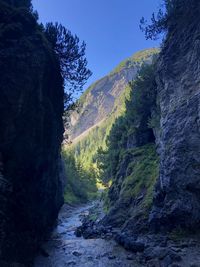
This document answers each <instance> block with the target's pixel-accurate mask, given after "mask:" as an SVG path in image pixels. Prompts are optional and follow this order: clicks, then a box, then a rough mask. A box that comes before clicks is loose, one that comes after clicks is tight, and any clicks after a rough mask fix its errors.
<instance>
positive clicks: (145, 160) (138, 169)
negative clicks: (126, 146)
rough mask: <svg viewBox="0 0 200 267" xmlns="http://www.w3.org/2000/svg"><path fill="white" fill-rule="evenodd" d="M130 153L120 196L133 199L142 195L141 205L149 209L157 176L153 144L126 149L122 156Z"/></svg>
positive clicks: (156, 161)
mask: <svg viewBox="0 0 200 267" xmlns="http://www.w3.org/2000/svg"><path fill="white" fill-rule="evenodd" d="M127 154H129V155H131V157H130V160H129V161H130V163H129V164H128V166H127V174H128V176H127V177H126V178H125V179H124V181H123V183H122V189H121V192H120V198H123V199H127V198H128V200H130V199H135V198H137V197H140V196H141V197H142V198H143V199H142V202H141V205H142V207H144V208H145V209H149V208H150V207H151V205H152V200H153V189H154V185H155V182H156V179H157V177H158V156H157V154H156V151H155V145H154V144H148V145H145V146H142V147H139V148H135V149H132V150H127V151H126V152H125V153H124V155H123V156H122V160H123V158H124V157H126V155H127Z"/></svg>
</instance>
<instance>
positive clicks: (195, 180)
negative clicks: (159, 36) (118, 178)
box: [149, 0, 200, 232]
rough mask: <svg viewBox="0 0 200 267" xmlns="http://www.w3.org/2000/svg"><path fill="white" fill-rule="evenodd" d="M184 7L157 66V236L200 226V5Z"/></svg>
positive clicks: (153, 215)
mask: <svg viewBox="0 0 200 267" xmlns="http://www.w3.org/2000/svg"><path fill="white" fill-rule="evenodd" d="M181 2H182V3H181V5H180V6H179V8H178V9H179V10H177V13H178V14H181V15H180V16H179V19H178V20H177V19H176V18H175V16H174V17H173V18H171V19H170V20H171V23H172V24H173V26H172V27H171V28H170V29H169V32H168V35H167V38H166V41H165V43H164V46H163V49H162V52H161V55H160V57H159V60H158V63H157V74H156V82H157V92H158V99H159V109H160V126H161V131H160V134H159V136H158V137H157V138H156V142H157V145H158V150H159V154H160V177H159V179H158V183H157V186H156V190H155V197H154V204H153V209H152V211H151V215H150V218H149V221H150V225H151V229H152V230H154V231H156V232H157V231H163V230H165V231H166V230H173V229H175V228H176V229H177V228H178V227H180V228H186V229H188V228H190V229H196V230H197V228H199V226H200V224H199V222H200V201H199V194H200V168H199V166H200V157H199V151H200V134H199V129H200V119H199V116H200V104H199V103H200V87H199V83H200V76H199V62H200V54H199V46H200V43H199V40H198V41H197V39H198V36H199V30H198V29H199V26H200V21H199V20H198V19H196V18H199V17H200V1H196V0H191V1H190V2H188V1H181ZM188 3H189V4H188ZM191 8H192V10H194V12H191ZM175 20H176V22H175ZM183 22H186V24H185V25H184V26H183ZM183 36H184V40H183ZM188 39H189V40H190V41H189V42H188ZM183 47H184V49H182V48H183ZM172 55H173V56H172ZM185 66H187V68H186V67H185Z"/></svg>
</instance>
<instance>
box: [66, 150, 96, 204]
mask: <svg viewBox="0 0 200 267" xmlns="http://www.w3.org/2000/svg"><path fill="white" fill-rule="evenodd" d="M63 158H64V161H65V169H66V175H67V181H66V188H65V194H64V198H65V202H66V203H68V204H72V203H73V204H78V203H83V202H87V201H88V200H90V199H92V198H93V197H95V196H96V194H97V187H96V179H95V173H94V170H93V169H87V170H85V169H84V167H83V166H82V165H81V163H80V162H79V161H77V160H76V159H75V158H74V156H73V153H72V152H71V151H70V150H69V149H68V150H64V151H63Z"/></svg>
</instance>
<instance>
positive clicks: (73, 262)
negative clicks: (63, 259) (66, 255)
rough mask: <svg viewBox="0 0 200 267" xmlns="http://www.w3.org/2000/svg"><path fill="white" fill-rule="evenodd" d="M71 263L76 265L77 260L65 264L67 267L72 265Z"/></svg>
mask: <svg viewBox="0 0 200 267" xmlns="http://www.w3.org/2000/svg"><path fill="white" fill-rule="evenodd" d="M71 265H72V266H74V265H76V262H75V261H68V262H67V263H66V265H65V266H66V267H67V266H71Z"/></svg>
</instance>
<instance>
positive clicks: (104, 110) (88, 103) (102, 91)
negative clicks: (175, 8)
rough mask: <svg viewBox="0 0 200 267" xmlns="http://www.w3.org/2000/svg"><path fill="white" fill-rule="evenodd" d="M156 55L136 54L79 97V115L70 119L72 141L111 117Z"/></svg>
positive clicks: (150, 51) (152, 52)
mask: <svg viewBox="0 0 200 267" xmlns="http://www.w3.org/2000/svg"><path fill="white" fill-rule="evenodd" d="M157 52H158V49H156V48H155V49H154V48H152V49H147V50H143V51H140V52H137V53H135V54H134V55H133V56H132V57H130V58H128V59H126V60H125V61H123V62H121V63H120V64H119V65H118V66H117V67H116V68H115V69H114V70H113V71H112V72H111V73H109V74H108V75H107V76H105V77H103V78H102V79H100V80H99V81H97V82H95V83H94V84H93V85H91V86H90V87H89V88H88V89H87V90H86V92H85V93H84V94H83V95H82V96H81V98H80V112H76V111H75V112H73V113H72V114H71V117H70V125H71V127H70V129H69V135H70V138H71V139H72V140H73V139H75V138H76V137H78V136H80V135H81V134H83V133H84V132H85V131H88V130H89V129H90V128H92V127H95V126H97V125H98V124H99V123H101V122H102V121H103V120H105V119H106V118H107V117H108V116H109V114H110V113H111V112H112V111H113V108H114V105H115V103H116V100H117V99H119V98H120V96H121V95H122V93H123V92H124V90H125V88H126V86H127V84H128V83H129V82H130V81H132V80H133V79H134V78H135V77H136V75H137V72H138V70H139V69H140V67H141V65H142V64H143V63H144V62H146V63H150V62H151V61H152V56H153V55H154V54H155V53H157ZM86 134H87V133H86Z"/></svg>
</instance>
